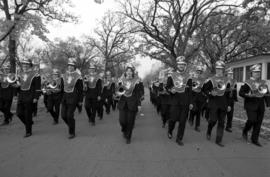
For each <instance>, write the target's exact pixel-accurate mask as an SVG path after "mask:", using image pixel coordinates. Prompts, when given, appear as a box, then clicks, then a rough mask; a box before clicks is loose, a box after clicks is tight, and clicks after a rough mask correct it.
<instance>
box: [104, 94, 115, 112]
mask: <svg viewBox="0 0 270 177" xmlns="http://www.w3.org/2000/svg"><path fill="white" fill-rule="evenodd" d="M104 105H105V108H106V113H107V114H109V113H110V112H111V106H112V105H113V99H112V97H108V98H107V102H105V101H104Z"/></svg>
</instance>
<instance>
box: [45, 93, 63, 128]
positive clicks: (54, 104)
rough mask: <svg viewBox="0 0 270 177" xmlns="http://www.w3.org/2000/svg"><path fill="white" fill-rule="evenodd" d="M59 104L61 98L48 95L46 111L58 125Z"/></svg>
mask: <svg viewBox="0 0 270 177" xmlns="http://www.w3.org/2000/svg"><path fill="white" fill-rule="evenodd" d="M60 104H61V97H60V96H58V95H49V96H48V101H47V106H48V111H49V112H50V114H51V115H52V117H53V120H54V121H55V122H56V123H58V120H59V113H60Z"/></svg>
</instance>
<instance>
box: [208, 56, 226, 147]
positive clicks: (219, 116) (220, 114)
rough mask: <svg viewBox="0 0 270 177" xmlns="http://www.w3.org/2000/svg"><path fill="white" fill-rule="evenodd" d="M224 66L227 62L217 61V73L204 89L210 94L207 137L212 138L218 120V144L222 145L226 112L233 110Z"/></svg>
mask: <svg viewBox="0 0 270 177" xmlns="http://www.w3.org/2000/svg"><path fill="white" fill-rule="evenodd" d="M224 67H225V63H224V62H223V61H217V62H216V64H215V68H216V74H215V75H214V76H213V77H211V78H209V79H208V80H207V81H206V83H205V84H204V85H203V91H204V93H205V94H206V95H208V99H209V102H208V107H209V121H208V128H207V134H206V137H207V139H208V140H210V138H211V132H212V129H213V127H214V126H215V125H216V123H217V122H218V125H217V135H216V144H217V145H219V146H221V147H223V146H224V145H223V144H222V137H223V132H224V120H225V116H226V112H227V111H230V110H231V107H230V106H228V104H227V97H226V96H227V95H226V94H225V91H226V81H227V79H226V78H225V77H224Z"/></svg>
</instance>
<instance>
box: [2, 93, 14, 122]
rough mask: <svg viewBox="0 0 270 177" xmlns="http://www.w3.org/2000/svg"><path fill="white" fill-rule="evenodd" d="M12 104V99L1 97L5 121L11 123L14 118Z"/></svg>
mask: <svg viewBox="0 0 270 177" xmlns="http://www.w3.org/2000/svg"><path fill="white" fill-rule="evenodd" d="M11 105H12V99H3V98H0V111H1V112H3V114H4V117H5V120H4V122H5V123H9V122H10V120H11V118H12V115H13V114H12V113H11V112H10V108H11Z"/></svg>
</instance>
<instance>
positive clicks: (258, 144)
mask: <svg viewBox="0 0 270 177" xmlns="http://www.w3.org/2000/svg"><path fill="white" fill-rule="evenodd" d="M252 144H254V145H256V146H258V147H262V145H261V143H259V142H258V141H252Z"/></svg>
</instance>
